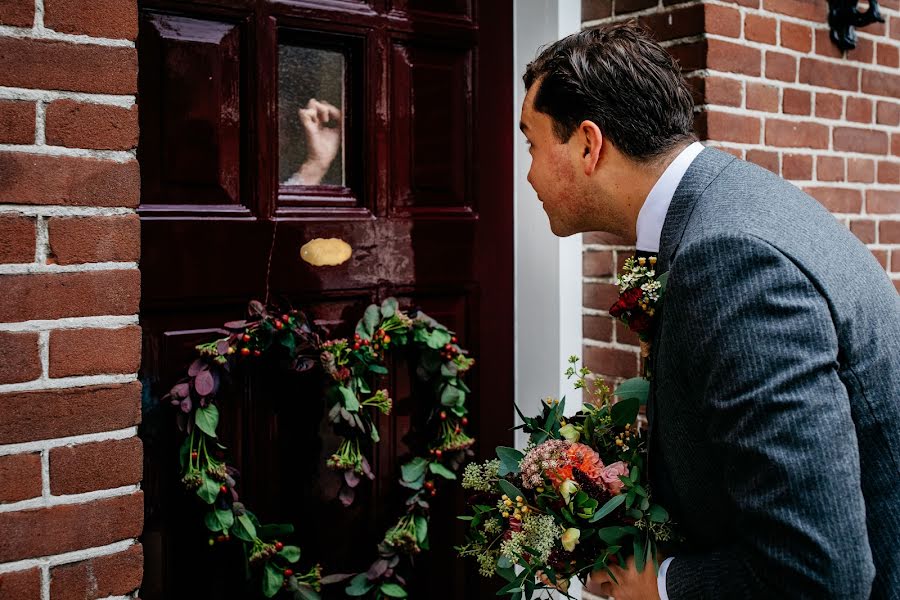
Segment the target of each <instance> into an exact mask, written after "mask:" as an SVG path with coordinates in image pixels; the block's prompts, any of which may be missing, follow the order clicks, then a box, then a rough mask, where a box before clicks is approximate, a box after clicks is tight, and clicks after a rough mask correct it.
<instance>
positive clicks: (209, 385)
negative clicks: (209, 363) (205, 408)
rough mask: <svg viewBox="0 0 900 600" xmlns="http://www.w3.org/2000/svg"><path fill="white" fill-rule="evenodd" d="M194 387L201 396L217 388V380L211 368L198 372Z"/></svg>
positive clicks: (207, 394)
mask: <svg viewBox="0 0 900 600" xmlns="http://www.w3.org/2000/svg"><path fill="white" fill-rule="evenodd" d="M194 389H195V390H197V393H198V394H200V395H201V396H209V395H210V394H212V393H213V391H215V389H216V381H215V379H214V378H213V375H212V373H210V372H209V369H204V370H202V371H200V372H199V373H197V376H196V377H195V378H194Z"/></svg>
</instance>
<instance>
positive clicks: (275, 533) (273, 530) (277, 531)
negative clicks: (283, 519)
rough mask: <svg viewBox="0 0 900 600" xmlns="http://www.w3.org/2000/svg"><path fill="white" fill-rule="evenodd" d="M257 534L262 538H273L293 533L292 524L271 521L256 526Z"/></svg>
mask: <svg viewBox="0 0 900 600" xmlns="http://www.w3.org/2000/svg"><path fill="white" fill-rule="evenodd" d="M257 531H258V533H257V535H258V536H259V537H260V538H262V539H264V540H275V539H278V538H280V537H285V536H287V535H291V534H292V533H294V526H293V525H291V524H290V523H272V524H271V525H262V526H260V527H258V528H257Z"/></svg>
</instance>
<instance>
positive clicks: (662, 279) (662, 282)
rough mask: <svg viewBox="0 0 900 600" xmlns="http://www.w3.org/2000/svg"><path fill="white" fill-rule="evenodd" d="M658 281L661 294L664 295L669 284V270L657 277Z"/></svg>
mask: <svg viewBox="0 0 900 600" xmlns="http://www.w3.org/2000/svg"><path fill="white" fill-rule="evenodd" d="M656 281H658V282H659V295H660V296H662V295H663V294H664V293H665V291H666V286H667V285H668V284H669V272H668V271H666V272H665V273H663V274H662V275H660V276H659V277H657V278H656Z"/></svg>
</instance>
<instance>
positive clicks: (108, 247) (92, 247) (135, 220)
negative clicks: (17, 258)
mask: <svg viewBox="0 0 900 600" xmlns="http://www.w3.org/2000/svg"><path fill="white" fill-rule="evenodd" d="M48 231H49V239H50V253H51V254H52V259H53V261H54V262H56V263H57V264H61V265H71V264H79V263H90V262H136V261H137V260H138V259H139V258H140V254H141V222H140V218H139V217H138V216H137V215H122V216H112V217H66V218H51V219H50V220H49V222H48Z"/></svg>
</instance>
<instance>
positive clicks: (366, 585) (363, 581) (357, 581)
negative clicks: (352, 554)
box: [344, 573, 374, 596]
mask: <svg viewBox="0 0 900 600" xmlns="http://www.w3.org/2000/svg"><path fill="white" fill-rule="evenodd" d="M373 587H374V585H373V584H372V582H371V581H369V578H368V577H366V574H365V573H360V574H359V575H357V576H356V577H354V578H353V579H351V580H350V585H348V586H347V587H346V588H345V589H344V593H345V594H347V595H348V596H365V595H366V594H368V593H369V590H371V589H372V588H373Z"/></svg>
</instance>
